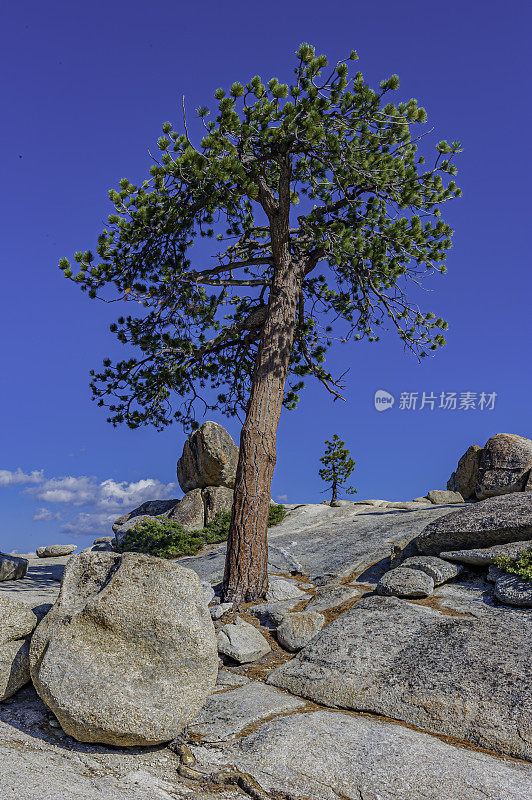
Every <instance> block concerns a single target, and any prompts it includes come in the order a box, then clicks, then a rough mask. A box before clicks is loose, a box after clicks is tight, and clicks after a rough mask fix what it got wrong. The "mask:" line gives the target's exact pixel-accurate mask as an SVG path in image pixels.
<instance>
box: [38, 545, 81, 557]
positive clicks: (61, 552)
mask: <svg viewBox="0 0 532 800" xmlns="http://www.w3.org/2000/svg"><path fill="white" fill-rule="evenodd" d="M76 549H77V545H76V544H49V545H46V546H45V547H38V548H37V549H36V551H35V552H36V553H37V555H38V556H39V558H57V557H58V556H69V555H70V554H71V553H73V552H74V550H76Z"/></svg>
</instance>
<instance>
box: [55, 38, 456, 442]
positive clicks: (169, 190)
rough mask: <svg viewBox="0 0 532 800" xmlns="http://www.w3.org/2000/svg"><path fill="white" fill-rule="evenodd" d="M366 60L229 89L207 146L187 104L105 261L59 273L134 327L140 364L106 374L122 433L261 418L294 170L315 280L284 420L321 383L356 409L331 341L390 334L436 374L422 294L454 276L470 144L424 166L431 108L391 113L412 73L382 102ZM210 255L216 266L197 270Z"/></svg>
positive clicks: (441, 152)
mask: <svg viewBox="0 0 532 800" xmlns="http://www.w3.org/2000/svg"><path fill="white" fill-rule="evenodd" d="M357 58H358V56H357V54H356V52H355V51H352V52H351V54H350V56H349V57H348V58H347V59H345V60H341V61H339V62H337V63H336V64H334V65H333V66H332V67H329V65H328V61H327V58H326V56H325V55H316V53H315V50H314V47H312V46H311V45H309V44H306V43H305V44H302V45H301V46H300V47H299V49H298V51H297V59H296V66H295V69H294V76H293V80H292V81H291V82H287V83H281V82H280V81H279V80H278V79H277V78H272V79H271V80H269V81H267V82H266V83H265V82H263V80H262V79H261V78H260V77H259V76H255V77H252V78H251V79H250V80H249V81H248V82H247V83H240V82H235V83H233V85H232V86H231V87H230V88H226V89H223V88H220V89H217V90H216V92H215V93H214V98H215V101H216V108H215V109H213V113H212V115H211V109H210V108H209V107H208V106H207V105H205V106H200V107H199V108H198V109H197V110H196V113H197V116H198V117H199V120H200V121H201V124H202V125H203V128H204V135H203V138H202V139H201V141H195V142H194V141H192V139H191V137H190V136H189V131H188V125H187V120H186V115H185V103H184V102H183V120H182V123H181V125H180V130H176V129H175V128H174V126H173V124H172V123H170V122H165V123H164V125H163V126H162V134H163V135H162V136H161V137H160V138H159V139H158V142H157V146H158V149H159V157H158V158H156V159H154V164H153V165H152V167H151V169H150V176H149V177H148V178H147V179H146V180H144V181H142V182H141V183H140V185H136V184H133V183H131V182H130V181H129V180H128V179H127V178H124V179H122V180H121V181H120V182H119V185H118V187H117V188H116V189H112V190H111V191H110V192H109V197H110V199H111V201H112V202H113V204H114V206H115V210H114V212H113V213H112V214H111V215H110V216H109V218H108V224H107V225H106V227H105V229H104V230H103V231H102V233H101V234H100V236H99V237H98V245H97V249H96V250H97V255H96V256H94V255H93V253H92V252H90V251H88V250H87V251H79V252H77V253H76V254H75V256H74V262H75V265H72V264H71V263H70V262H69V260H68V259H66V258H63V259H61V261H60V269H62V270H63V272H64V274H65V276H66V277H67V278H68V279H69V280H71V281H73V282H74V283H77V284H78V285H79V287H80V289H81V290H82V291H86V292H87V293H88V295H89V297H90V298H100V299H102V300H105V301H106V302H120V303H122V304H123V305H124V307H125V308H127V310H128V311H129V313H123V314H121V315H119V316H118V318H117V320H116V322H115V323H113V324H112V325H111V331H112V332H113V333H114V334H115V335H116V337H117V338H118V340H119V341H120V342H122V343H123V344H125V345H127V346H128V355H127V357H126V358H124V360H121V361H117V362H116V363H113V362H112V361H111V359H105V360H104V362H103V368H102V369H101V370H100V371H99V372H96V371H92V372H91V378H92V379H91V387H92V392H93V398H94V399H95V400H96V401H97V403H98V404H99V405H100V406H105V407H106V408H107V409H108V411H109V414H110V416H109V417H108V420H109V421H110V422H111V423H112V424H114V425H118V424H120V423H126V424H127V425H128V426H129V427H131V428H136V427H138V426H140V425H143V424H153V425H154V426H155V427H156V428H157V429H162V428H164V427H165V426H166V425H168V424H170V423H171V422H172V421H174V420H177V421H179V422H180V423H182V425H183V426H184V428H185V430H190V429H194V428H196V427H197V426H198V422H197V421H196V416H197V411H198V407H199V408H200V409H201V411H202V412H207V411H208V410H212V409H217V410H218V411H220V412H221V413H223V414H225V415H227V416H229V417H231V416H235V415H238V414H239V413H240V412H241V411H243V410H244V411H245V409H246V403H247V400H248V397H249V391H250V386H251V383H252V380H253V368H254V363H255V356H256V353H257V347H258V343H259V341H260V336H261V328H262V325H263V322H264V318H265V313H267V307H268V298H269V292H270V287H271V286H272V282H273V275H274V270H275V269H276V265H275V253H274V252H273V250H272V237H271V229H270V226H269V225H268V219H267V218H266V215H265V213H264V210H265V207H266V205H267V204H268V203H270V204H272V203H274V201H275V198H276V197H277V194H278V191H279V181H280V174H281V170H282V168H286V165H288V166H289V169H290V196H289V202H290V203H291V206H290V207H291V212H290V213H291V220H290V230H289V237H290V242H289V248H290V254H291V256H290V257H291V259H292V263H293V265H294V268H295V267H297V269H298V270H300V271H302V273H303V275H304V280H303V283H302V291H301V296H300V300H299V311H298V319H297V330H296V335H295V338H294V343H293V347H292V350H291V354H290V365H289V376H288V380H287V383H286V387H285V393H284V406H285V407H286V408H289V409H293V408H295V407H296V405H297V402H298V400H299V396H300V392H301V390H302V388H303V386H304V382H305V380H306V379H307V378H308V377H310V376H313V377H315V378H317V379H318V380H319V381H321V383H322V384H323V385H324V386H325V387H326V388H327V389H328V391H330V392H331V394H332V395H333V396H334V398H335V399H337V398H338V397H341V391H342V389H343V384H342V383H341V379H342V376H336V377H333V375H332V374H331V373H330V372H329V371H328V370H327V368H326V366H325V357H326V352H327V350H328V348H329V347H330V346H331V345H332V342H333V338H334V339H338V340H340V341H343V342H349V341H352V340H357V339H368V340H370V341H377V340H378V339H379V333H380V329H381V326H383V324H388V325H389V326H390V327H392V328H394V329H395V330H396V331H397V333H398V335H399V337H400V339H401V341H402V343H403V345H404V347H405V348H406V349H409V350H411V351H413V352H414V353H415V354H416V355H417V356H418V357H420V358H422V357H424V356H426V355H427V354H430V352H431V351H434V350H436V349H437V348H438V347H440V346H441V345H443V344H444V343H445V339H444V337H443V331H444V330H445V329H446V327H447V325H446V323H445V322H444V320H442V319H441V318H436V316H435V315H434V314H433V313H431V312H426V311H423V310H421V309H420V308H419V307H418V305H417V304H416V303H414V302H412V301H411V300H410V299H409V294H408V289H409V286H412V285H413V284H416V285H419V284H420V282H421V281H422V279H423V278H424V277H425V276H427V275H430V274H431V273H433V272H438V271H439V272H444V271H445V260H446V254H447V251H448V249H449V248H450V247H451V236H452V233H453V231H452V230H451V228H450V227H449V225H447V224H446V223H445V222H444V221H443V220H442V219H441V207H442V205H443V204H444V203H445V202H447V201H448V200H449V199H450V198H452V197H456V196H458V195H459V194H460V189H459V188H458V187H457V185H456V183H455V181H454V177H455V175H456V173H457V170H456V166H455V163H454V161H455V156H456V155H457V154H458V153H459V152H460V151H461V146H460V143H459V142H458V141H453V142H451V143H448V142H447V141H440V142H439V143H438V144H437V145H436V148H435V149H436V152H435V154H434V159H433V162H432V165H431V166H430V167H429V166H425V157H424V156H423V155H421V154H420V153H419V152H418V148H419V146H420V142H421V140H422V138H423V136H424V134H423V133H420V132H418V128H419V127H420V126H423V124H424V123H425V121H426V119H427V114H426V112H425V110H424V109H423V108H421V107H420V106H419V105H418V103H417V101H416V100H415V99H410V100H408V101H406V102H405V101H400V102H394V101H393V99H392V96H393V95H394V93H395V92H396V91H397V90H398V88H399V79H398V77H397V75H392V76H391V77H390V78H388V79H387V80H384V81H382V83H381V84H380V86H379V87H378V88H375V89H372V88H371V87H370V86H369V84H368V83H367V82H366V81H365V79H364V77H363V75H362V73H361V72H354V74H353V70H352V69H351V65H352V64H353V63H354V62H355V61H356V60H357ZM283 165H284V167H283ZM202 240H204V244H209V246H210V261H209V262H208V263H205V262H202V263H198V256H197V252H198V248H197V244H198V242H200V241H202ZM201 250H202V253H203V251H204V248H201ZM76 265H77V266H76ZM211 390H214V393H213V392H212V391H211Z"/></svg>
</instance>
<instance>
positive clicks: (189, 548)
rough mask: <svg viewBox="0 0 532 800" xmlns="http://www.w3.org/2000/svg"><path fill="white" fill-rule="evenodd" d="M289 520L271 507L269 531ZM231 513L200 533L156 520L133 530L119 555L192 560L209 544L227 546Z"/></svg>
mask: <svg viewBox="0 0 532 800" xmlns="http://www.w3.org/2000/svg"><path fill="white" fill-rule="evenodd" d="M285 516H286V510H285V508H284V506H280V505H275V504H273V503H272V504H271V505H270V512H269V514H268V527H271V526H272V525H278V524H279V523H280V522H282V521H283V519H284V518H285ZM230 522H231V513H230V512H229V511H222V512H220V513H219V514H216V516H215V517H214V519H213V520H212V521H211V522H209V524H208V525H206V526H205V528H203V529H202V530H200V531H187V530H185V528H184V527H183V526H182V525H179V524H178V523H177V522H173V521H172V520H170V519H167V518H166V517H153V518H152V519H147V520H144V521H143V522H139V523H138V525H135V527H134V528H131V530H129V531H128V532H127V533H126V535H125V536H124V538H123V539H122V542H121V543H120V545H119V547H118V550H119V552H120V553H126V552H129V551H132V550H133V551H135V552H137V553H147V554H148V555H150V556H157V557H158V558H179V556H193V555H195V554H196V553H198V552H199V551H200V550H201V549H202V547H205V545H207V544H217V543H218V542H225V540H226V539H227V537H228V535H229V525H230Z"/></svg>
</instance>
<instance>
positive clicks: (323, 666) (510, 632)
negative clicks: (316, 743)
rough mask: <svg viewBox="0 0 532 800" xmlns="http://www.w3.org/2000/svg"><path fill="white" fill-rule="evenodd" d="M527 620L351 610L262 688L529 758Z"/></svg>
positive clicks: (373, 602) (531, 702)
mask: <svg viewBox="0 0 532 800" xmlns="http://www.w3.org/2000/svg"><path fill="white" fill-rule="evenodd" d="M531 634H532V615H530V614H529V613H527V612H526V611H518V610H512V611H510V610H508V609H504V608H492V607H486V606H485V607H483V608H482V607H481V606H479V608H478V611H477V612H476V616H471V615H469V614H454V613H453V614H448V613H446V614H444V613H441V612H439V611H436V610H435V609H433V608H429V607H427V606H423V605H420V604H419V603H410V602H407V601H405V600H399V599H397V598H395V597H371V598H365V599H363V600H361V601H360V602H359V603H357V605H356V606H354V608H352V609H351V610H350V611H347V612H346V613H345V614H342V616H341V617H339V618H338V619H336V620H335V621H334V622H332V623H331V624H330V625H328V626H327V627H326V628H325V629H324V630H323V631H322V632H321V633H319V634H318V636H316V637H315V638H314V639H313V640H312V641H311V642H310V644H308V645H307V647H305V648H304V649H303V650H302V651H301V652H300V653H298V655H297V656H295V657H294V658H293V659H291V660H290V661H288V662H286V663H285V664H282V665H281V666H279V667H277V668H276V669H275V670H273V672H271V673H270V675H269V677H268V679H267V682H268V683H270V684H271V685H274V686H278V687H280V688H283V689H287V690H288V691H290V692H292V693H293V694H296V695H300V696H302V697H306V698H308V699H310V700H314V701H315V702H317V703H321V704H323V705H327V706H331V707H335V708H339V707H341V708H347V709H353V710H355V711H367V712H370V713H374V714H379V715H382V716H385V717H391V718H393V719H396V720H403V721H404V722H406V723H408V724H410V725H414V726H416V727H417V728H420V729H422V730H425V731H429V732H431V733H436V734H443V735H447V736H454V737H456V738H459V739H462V740H466V741H468V742H470V743H471V744H474V745H476V746H477V747H483V748H486V749H489V750H494V751H495V752H498V753H502V754H505V755H508V756H515V757H517V758H523V759H532V738H531V731H530V721H531V718H532V698H531V696H530V692H529V687H528V684H527V681H526V680H525V679H524V676H525V675H527V674H528V670H529V663H530V658H531V655H532V651H531V648H532V636H531Z"/></svg>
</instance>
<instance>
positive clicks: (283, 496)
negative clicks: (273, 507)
mask: <svg viewBox="0 0 532 800" xmlns="http://www.w3.org/2000/svg"><path fill="white" fill-rule="evenodd" d="M275 499H276V501H277V502H278V503H288V495H287V494H278V495H277V497H276V498H275Z"/></svg>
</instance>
